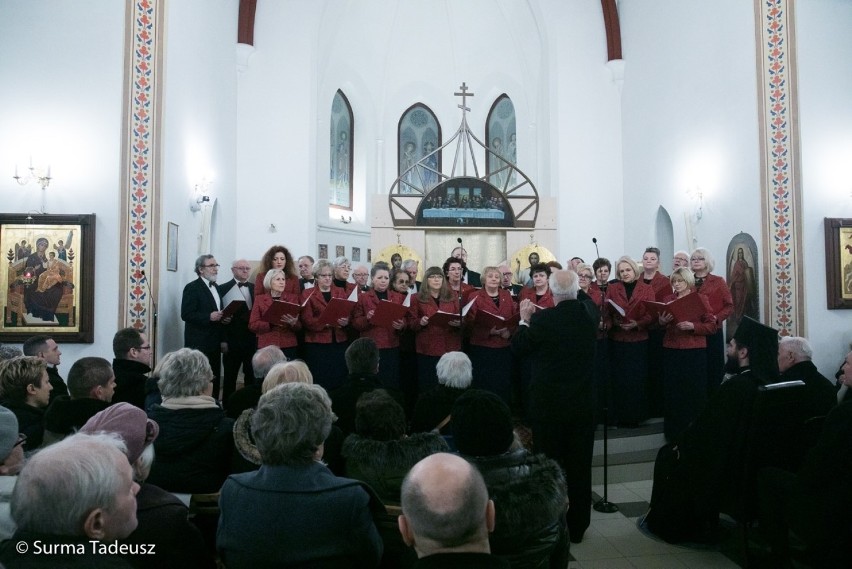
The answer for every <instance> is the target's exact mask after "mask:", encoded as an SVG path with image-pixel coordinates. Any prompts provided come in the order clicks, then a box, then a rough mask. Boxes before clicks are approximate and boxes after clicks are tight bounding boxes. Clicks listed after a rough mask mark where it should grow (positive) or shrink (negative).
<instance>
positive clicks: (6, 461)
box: [0, 407, 26, 541]
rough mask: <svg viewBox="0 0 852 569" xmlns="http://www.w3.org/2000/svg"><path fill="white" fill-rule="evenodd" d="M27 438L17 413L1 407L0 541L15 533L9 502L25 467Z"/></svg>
mask: <svg viewBox="0 0 852 569" xmlns="http://www.w3.org/2000/svg"><path fill="white" fill-rule="evenodd" d="M25 440H26V438H25V437H24V435H22V434H20V432H19V431H18V419H17V418H15V414H14V413H12V412H11V411H9V410H8V409H6V408H5V407H0V541H2V540H4V539H9V538H10V537H12V534H13V533H15V523H14V522H13V521H12V512H11V510H10V508H9V502H10V500H11V499H12V491H13V490H14V489H15V482H17V480H18V473H19V472H20V471H21V468H23V467H24V441H25Z"/></svg>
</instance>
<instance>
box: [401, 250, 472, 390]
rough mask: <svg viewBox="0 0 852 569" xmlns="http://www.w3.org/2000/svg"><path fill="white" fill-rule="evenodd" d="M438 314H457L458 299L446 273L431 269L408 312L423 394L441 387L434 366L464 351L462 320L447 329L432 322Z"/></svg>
mask: <svg viewBox="0 0 852 569" xmlns="http://www.w3.org/2000/svg"><path fill="white" fill-rule="evenodd" d="M453 260H454V261H456V260H457V259H453ZM438 311H441V312H446V313H449V314H458V313H459V300H458V296H457V295H456V294H454V293H453V292H452V291H451V290H450V287H449V286H448V285H447V281H446V280H445V279H444V271H443V270H442V269H441V268H440V267H429V268H428V269H426V273H425V274H424V276H423V286H422V287H421V288H420V292H418V293H417V296H415V297H413V298H412V299H411V310H410V312H409V327H410V328H411V329H412V330H414V332H415V333H416V334H417V335H416V338H415V348H416V350H417V381H418V386H419V391H420V393H424V392H426V391H428V390H429V389H431V388H433V387H435V386H436V385H438V375H437V372H436V371H435V366H436V365H437V364H438V360H439V359H441V356H443V355H444V354H446V353H447V352H458V351H460V350H461V320H460V319H456V318H451V319H450V320H449V321H448V325H446V326H444V325H440V324H437V323H430V319H431V318H432V317H433V316H435V314H436V313H437V312H438Z"/></svg>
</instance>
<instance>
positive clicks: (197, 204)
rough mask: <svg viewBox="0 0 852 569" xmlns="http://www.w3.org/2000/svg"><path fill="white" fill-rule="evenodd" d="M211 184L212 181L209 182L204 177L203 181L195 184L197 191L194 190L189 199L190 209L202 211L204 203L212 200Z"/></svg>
mask: <svg viewBox="0 0 852 569" xmlns="http://www.w3.org/2000/svg"><path fill="white" fill-rule="evenodd" d="M210 184H211V182H208V181H207V180H206V179H202V180H201V182H199V183H197V184H195V188H194V189H195V191H194V192H193V196H192V199H190V201H189V211H191V212H196V211H201V207H202V205H203V204H206V203H209V202H210V195H209V194H208V191H209V189H210Z"/></svg>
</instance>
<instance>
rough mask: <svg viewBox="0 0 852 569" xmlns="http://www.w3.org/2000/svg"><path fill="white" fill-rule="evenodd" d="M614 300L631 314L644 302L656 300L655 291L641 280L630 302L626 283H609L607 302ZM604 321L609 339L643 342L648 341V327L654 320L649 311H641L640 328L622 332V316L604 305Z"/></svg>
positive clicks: (637, 321) (607, 305)
mask: <svg viewBox="0 0 852 569" xmlns="http://www.w3.org/2000/svg"><path fill="white" fill-rule="evenodd" d="M609 299H612V301H613V302H614V303H616V304H617V305H619V306H620V307H622V308H624V310H625V311H626V312H627V313H629V312H630V311H631V310H632V309H633V308H634V307H635V306H637V305H641V304H642V301H643V300H652V301H653V300H655V299H656V297H655V296H654V289H653V288H651V285H646V284H645V283H643V282H642V279H641V278H640V279H639V280H638V281H637V282H636V287H635V288H634V289H633V294H632V295H631V296H630V300H629V301H628V300H627V290H625V288H624V283H623V282H621V281H615V282H612V283H609V286H608V287H607V289H606V297H605V299H604V300H605V301H606V300H609ZM603 310H604V314H605V317H604V321H605V322H606V327H607V329H608V330H609V338H610V340H612V341H614V342H641V341H643V340H647V339H648V326H649V325H650V324H651V321H652V320H653V318H652V317H651V315H650V314H648V312H647V311H645V310H644V309H640V310H641V311H640V314H641V316H640V317H639V318H638V319H637V320H636V324H638V326H637V327H636V328H634V329H632V330H622V329H621V326H619V325H618V324H619V322H620V321H621V316H620V315H619V314H618V312H616V311H615V308H613V307H612V306H611V305H610V304H609V303H606V304H605V305H604V308H603Z"/></svg>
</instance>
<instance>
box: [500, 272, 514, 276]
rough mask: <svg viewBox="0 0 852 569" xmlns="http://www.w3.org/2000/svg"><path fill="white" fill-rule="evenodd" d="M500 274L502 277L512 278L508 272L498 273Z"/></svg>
mask: <svg viewBox="0 0 852 569" xmlns="http://www.w3.org/2000/svg"><path fill="white" fill-rule="evenodd" d="M500 274H501V275H503V276H504V277H511V276H512V273H510V272H509V273H500Z"/></svg>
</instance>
